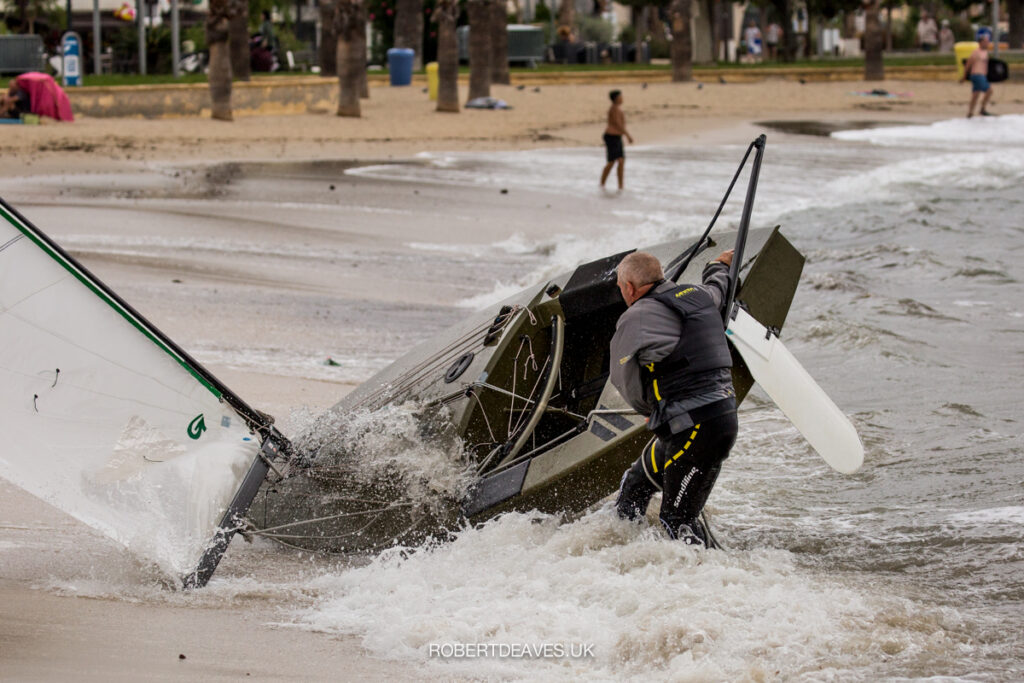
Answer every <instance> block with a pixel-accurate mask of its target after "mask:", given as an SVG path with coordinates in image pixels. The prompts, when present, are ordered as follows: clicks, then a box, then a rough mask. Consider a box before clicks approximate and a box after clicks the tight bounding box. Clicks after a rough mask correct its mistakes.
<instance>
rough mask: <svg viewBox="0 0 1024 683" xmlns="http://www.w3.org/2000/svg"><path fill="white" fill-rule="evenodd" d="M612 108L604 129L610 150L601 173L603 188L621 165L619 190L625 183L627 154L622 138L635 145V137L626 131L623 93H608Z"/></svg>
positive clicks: (619, 169) (606, 142)
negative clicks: (613, 171)
mask: <svg viewBox="0 0 1024 683" xmlns="http://www.w3.org/2000/svg"><path fill="white" fill-rule="evenodd" d="M608 97H609V98H610V99H611V101H612V106H611V107H610V108H609V109H608V125H607V126H606V127H605V129H604V146H605V147H606V148H607V149H608V156H607V161H608V163H606V164H605V166H604V170H603V171H601V187H604V183H605V181H606V180H608V174H609V173H611V171H612V166H614V165H615V163H616V162H618V164H619V168H618V176H619V189H620V190H621V189H622V187H623V183H624V181H625V174H626V171H625V164H626V153H625V151H624V150H623V146H622V136H623V135H625V136H626V139H627V140H629V142H630V144H632V143H633V136H632V135H630V134H629V131H627V130H626V115H625V114H623V113H622V91H620V90H612V91H611V92H610V93H608Z"/></svg>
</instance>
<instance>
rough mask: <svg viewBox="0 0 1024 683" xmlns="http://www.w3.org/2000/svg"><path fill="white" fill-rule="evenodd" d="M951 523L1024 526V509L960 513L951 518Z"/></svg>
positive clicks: (1010, 508) (1005, 508)
mask: <svg viewBox="0 0 1024 683" xmlns="http://www.w3.org/2000/svg"><path fill="white" fill-rule="evenodd" d="M949 520H950V521H951V522H961V523H967V524H1010V525H1014V526H1024V507H1021V506H1019V505H1018V506H1007V507H1000V508H987V509H984V510H972V511H970V512H960V513H957V514H954V515H950V516H949Z"/></svg>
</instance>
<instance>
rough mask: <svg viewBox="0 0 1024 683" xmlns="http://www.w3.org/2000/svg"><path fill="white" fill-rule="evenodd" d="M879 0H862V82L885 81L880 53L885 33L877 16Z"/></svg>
mask: <svg viewBox="0 0 1024 683" xmlns="http://www.w3.org/2000/svg"><path fill="white" fill-rule="evenodd" d="M878 5H879V0H863V6H864V80H865V81H882V80H885V66H884V65H883V64H882V52H883V48H884V45H885V33H884V32H883V31H882V22H881V20H880V19H879V16H878V10H879V6H878Z"/></svg>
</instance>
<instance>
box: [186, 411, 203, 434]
mask: <svg viewBox="0 0 1024 683" xmlns="http://www.w3.org/2000/svg"><path fill="white" fill-rule="evenodd" d="M205 431H206V420H205V419H204V418H203V414H202V413H199V414H198V415H196V416H195V418H194V419H193V420H192V421H191V422H189V423H188V437H189V438H190V439H198V438H199V437H200V436H202V435H203V432H205Z"/></svg>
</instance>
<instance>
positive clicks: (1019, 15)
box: [1006, 0, 1024, 50]
mask: <svg viewBox="0 0 1024 683" xmlns="http://www.w3.org/2000/svg"><path fill="white" fill-rule="evenodd" d="M1006 13H1007V14H1008V15H1009V19H1010V49H1011V50H1019V49H1020V48H1022V47H1024V0H1006Z"/></svg>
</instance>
